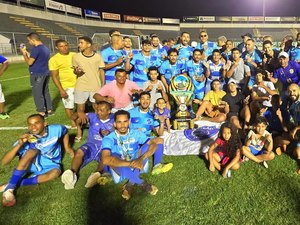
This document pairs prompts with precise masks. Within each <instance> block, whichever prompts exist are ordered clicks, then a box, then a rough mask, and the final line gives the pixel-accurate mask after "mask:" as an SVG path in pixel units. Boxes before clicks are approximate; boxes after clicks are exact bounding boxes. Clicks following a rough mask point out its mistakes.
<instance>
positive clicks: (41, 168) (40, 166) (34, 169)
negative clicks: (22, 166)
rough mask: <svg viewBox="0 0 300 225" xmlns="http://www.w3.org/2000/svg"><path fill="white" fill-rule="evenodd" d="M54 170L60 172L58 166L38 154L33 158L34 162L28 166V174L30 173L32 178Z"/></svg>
mask: <svg viewBox="0 0 300 225" xmlns="http://www.w3.org/2000/svg"><path fill="white" fill-rule="evenodd" d="M54 169H57V170H59V171H61V168H60V164H59V163H56V162H53V161H52V160H51V159H50V158H48V157H46V156H43V155H41V154H39V155H37V157H36V158H35V161H34V162H33V163H32V164H31V165H30V167H29V170H28V171H29V173H32V175H33V176H38V175H41V174H45V173H47V172H49V171H51V170H54Z"/></svg>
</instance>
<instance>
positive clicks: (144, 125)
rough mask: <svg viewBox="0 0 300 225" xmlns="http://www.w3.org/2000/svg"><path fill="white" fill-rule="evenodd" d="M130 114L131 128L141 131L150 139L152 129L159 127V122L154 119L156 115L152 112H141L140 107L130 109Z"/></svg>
mask: <svg viewBox="0 0 300 225" xmlns="http://www.w3.org/2000/svg"><path fill="white" fill-rule="evenodd" d="M129 113H130V128H133V129H137V130H140V131H142V132H144V133H145V134H146V135H147V136H148V137H150V133H151V131H152V128H153V127H154V128H155V127H158V126H159V122H158V121H157V120H155V119H154V115H153V113H152V112H151V111H150V110H149V111H148V112H141V111H140V107H139V106H137V107H135V108H133V109H130V110H129Z"/></svg>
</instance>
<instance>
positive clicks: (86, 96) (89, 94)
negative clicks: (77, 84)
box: [74, 90, 96, 104]
mask: <svg viewBox="0 0 300 225" xmlns="http://www.w3.org/2000/svg"><path fill="white" fill-rule="evenodd" d="M95 93H96V92H94V91H76V90H75V92H74V97H75V103H76V104H85V103H86V101H87V100H90V102H91V103H95V99H94V98H93V96H94V94H95Z"/></svg>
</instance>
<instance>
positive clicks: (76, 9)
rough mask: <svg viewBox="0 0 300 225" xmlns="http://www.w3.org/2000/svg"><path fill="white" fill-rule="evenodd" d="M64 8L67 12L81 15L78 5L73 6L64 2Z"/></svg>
mask: <svg viewBox="0 0 300 225" xmlns="http://www.w3.org/2000/svg"><path fill="white" fill-rule="evenodd" d="M66 10H67V13H73V14H76V15H82V14H81V8H79V7H75V6H72V5H67V4H66Z"/></svg>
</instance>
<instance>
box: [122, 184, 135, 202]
mask: <svg viewBox="0 0 300 225" xmlns="http://www.w3.org/2000/svg"><path fill="white" fill-rule="evenodd" d="M133 187H134V185H133V184H132V183H129V182H128V183H126V184H124V186H123V192H122V198H124V199H125V200H129V199H130V198H131V193H132V192H133Z"/></svg>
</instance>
